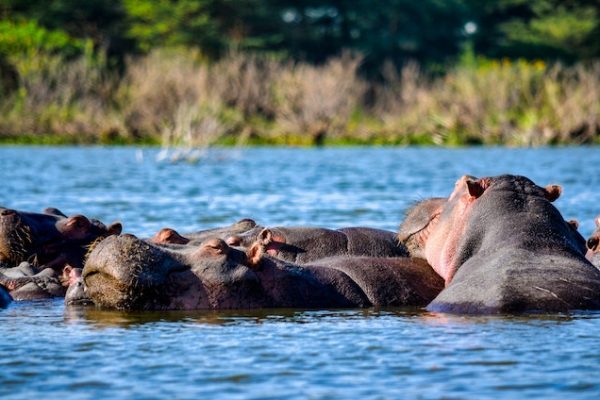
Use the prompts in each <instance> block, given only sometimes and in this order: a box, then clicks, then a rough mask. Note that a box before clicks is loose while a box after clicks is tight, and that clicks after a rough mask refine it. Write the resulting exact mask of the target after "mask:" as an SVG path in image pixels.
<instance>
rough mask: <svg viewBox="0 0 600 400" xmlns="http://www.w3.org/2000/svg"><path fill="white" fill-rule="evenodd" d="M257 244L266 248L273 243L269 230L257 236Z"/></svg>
mask: <svg viewBox="0 0 600 400" xmlns="http://www.w3.org/2000/svg"><path fill="white" fill-rule="evenodd" d="M257 242H258V243H260V244H262V245H263V246H267V245H269V244H271V243H272V242H273V232H271V230H270V229H269V228H265V229H263V230H262V231H260V233H259V234H258V237H257Z"/></svg>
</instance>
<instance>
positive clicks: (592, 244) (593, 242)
mask: <svg viewBox="0 0 600 400" xmlns="http://www.w3.org/2000/svg"><path fill="white" fill-rule="evenodd" d="M599 243H600V239H598V238H597V237H591V238H589V239H588V241H587V247H588V249H590V250H594V251H595V250H596V249H597V247H598V244H599Z"/></svg>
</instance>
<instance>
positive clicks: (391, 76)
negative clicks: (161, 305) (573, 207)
mask: <svg viewBox="0 0 600 400" xmlns="http://www.w3.org/2000/svg"><path fill="white" fill-rule="evenodd" d="M10 61H11V63H12V65H13V66H14V69H15V71H16V73H17V76H18V82H17V85H16V89H13V90H11V91H9V92H8V93H6V91H2V93H4V95H3V97H2V98H1V99H0V112H1V113H2V114H1V115H2V118H0V138H2V139H3V140H8V139H10V140H19V138H21V137H31V136H33V137H34V138H35V137H46V136H48V135H54V136H56V137H66V138H67V139H68V141H75V142H114V141H127V142H139V141H153V142H157V143H162V144H163V145H164V146H167V147H169V146H170V147H178V146H187V147H190V148H199V147H200V148H202V147H206V146H209V145H211V144H213V143H216V142H220V143H245V142H247V141H251V142H259V143H283V144H286V143H287V144H321V143H330V142H332V141H333V142H343V143H346V142H358V143H389V144H411V143H431V144H440V145H460V144H470V143H482V144H508V145H514V146H530V145H533V146H535V145H546V144H563V143H592V142H599V133H600V62H599V63H596V64H592V65H585V66H584V65H581V64H578V65H574V66H563V65H560V64H553V65H547V64H545V63H543V62H541V61H537V62H526V61H516V62H513V61H509V60H500V61H494V60H477V61H476V62H472V63H469V64H464V65H459V66H455V67H453V68H451V69H449V70H448V71H447V72H446V73H445V74H444V75H442V76H435V77H432V76H429V75H428V74H427V73H425V72H423V71H422V70H421V69H420V67H419V66H418V65H416V64H408V65H406V66H405V67H404V68H402V69H401V70H397V69H396V68H394V67H392V66H391V65H388V66H386V67H385V68H384V69H383V71H382V76H383V80H382V81H379V82H377V83H373V82H367V81H365V80H364V79H363V78H361V77H360V75H359V74H358V68H359V66H360V62H361V59H360V57H356V56H351V55H343V56H341V57H338V58H333V59H331V60H329V61H328V62H326V63H325V64H322V65H310V64H306V63H301V62H296V63H292V62H286V61H280V60H276V59H273V58H268V57H259V56H255V55H245V54H231V55H230V56H228V57H225V58H224V59H222V60H221V61H219V62H216V63H209V62H207V61H206V60H204V59H203V58H202V56H201V55H200V54H198V53H195V52H192V51H189V50H187V51H183V50H157V51H154V52H152V53H150V54H149V55H147V56H144V57H139V58H132V59H130V60H128V61H127V62H126V66H125V70H124V72H123V73H122V74H116V73H109V72H108V71H107V69H106V68H105V67H103V65H105V63H104V62H102V61H103V60H101V59H100V60H99V59H97V58H96V59H95V58H93V57H89V56H84V57H81V58H79V59H75V60H69V61H66V60H64V59H61V58H58V57H56V56H48V55H43V54H38V55H37V56H35V57H28V58H24V57H23V58H14V59H12V60H10Z"/></svg>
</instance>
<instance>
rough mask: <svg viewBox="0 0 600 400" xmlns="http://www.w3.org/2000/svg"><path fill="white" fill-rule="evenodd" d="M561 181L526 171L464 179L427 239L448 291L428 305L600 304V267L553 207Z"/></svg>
mask: <svg viewBox="0 0 600 400" xmlns="http://www.w3.org/2000/svg"><path fill="white" fill-rule="evenodd" d="M560 193H561V189H560V187H559V186H556V185H549V186H546V187H545V188H544V187H540V186H538V185H536V184H535V183H533V182H532V181H531V180H530V179H528V178H525V177H522V176H514V175H502V176H496V177H487V178H481V179H477V178H474V177H470V176H463V177H462V178H461V179H459V180H458V181H457V182H456V185H455V188H454V191H453V192H452V194H451V195H450V196H449V198H448V201H447V202H446V203H445V204H444V205H443V207H441V209H440V210H439V216H438V217H436V218H435V219H433V220H432V223H431V225H432V226H430V227H429V228H428V236H427V238H426V240H424V243H425V244H424V253H425V256H426V258H427V260H428V262H429V263H430V265H431V266H432V267H433V268H434V269H435V270H436V271H437V272H438V274H440V275H441V276H442V277H443V278H444V279H445V281H446V288H445V289H444V290H443V291H442V292H441V293H440V295H439V296H438V297H437V298H436V299H435V300H434V301H433V302H432V303H431V304H430V305H429V309H430V310H435V311H449V312H459V313H464V312H467V313H495V312H513V311H548V312H552V311H566V310H571V309H597V308H600V271H598V270H597V269H595V268H594V267H593V266H592V265H591V264H589V262H587V260H586V259H585V258H584V254H585V240H583V238H582V237H581V235H580V234H579V233H578V232H577V230H576V229H574V227H573V226H572V225H570V224H569V223H568V222H566V221H565V220H564V219H563V217H562V216H561V214H560V212H559V211H558V210H557V209H556V208H555V207H554V206H553V205H552V203H551V202H552V201H554V200H556V199H557V198H558V197H559V195H560Z"/></svg>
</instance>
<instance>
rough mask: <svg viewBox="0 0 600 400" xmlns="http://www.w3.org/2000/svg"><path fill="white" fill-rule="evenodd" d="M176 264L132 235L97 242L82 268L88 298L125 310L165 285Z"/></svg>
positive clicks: (103, 304)
mask: <svg viewBox="0 0 600 400" xmlns="http://www.w3.org/2000/svg"><path fill="white" fill-rule="evenodd" d="M176 266H177V261H176V260H174V259H173V258H172V257H170V255H169V254H168V253H166V252H164V251H161V250H160V249H158V248H157V247H156V246H153V245H151V244H149V243H147V242H144V241H142V240H140V239H138V238H136V237H135V236H133V235H128V234H124V235H114V236H110V237H108V238H106V239H104V240H102V241H101V242H100V243H98V244H97V245H96V246H95V247H94V249H93V250H92V251H91V253H90V254H89V256H88V259H87V260H86V262H85V266H84V269H83V282H84V284H85V287H86V290H87V293H88V295H89V296H90V297H91V298H92V300H93V301H94V303H96V304H97V305H100V306H107V307H114V308H126V307H130V306H131V304H134V303H136V302H137V301H138V300H139V298H140V297H143V296H144V295H145V293H147V292H149V291H154V290H156V289H157V288H158V287H160V286H161V285H163V284H164V282H165V281H166V280H167V278H168V275H169V273H170V272H171V271H172V270H173V269H175V268H176Z"/></svg>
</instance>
